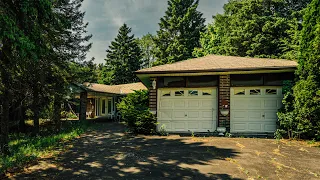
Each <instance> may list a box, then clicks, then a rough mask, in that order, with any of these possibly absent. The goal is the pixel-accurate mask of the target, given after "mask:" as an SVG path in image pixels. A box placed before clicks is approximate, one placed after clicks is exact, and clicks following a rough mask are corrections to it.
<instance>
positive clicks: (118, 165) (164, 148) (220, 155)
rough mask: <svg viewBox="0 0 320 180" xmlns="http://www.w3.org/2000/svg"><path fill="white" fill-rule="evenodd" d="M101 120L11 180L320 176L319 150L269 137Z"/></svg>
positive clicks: (308, 177) (302, 177)
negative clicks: (145, 130) (158, 129)
mask: <svg viewBox="0 0 320 180" xmlns="http://www.w3.org/2000/svg"><path fill="white" fill-rule="evenodd" d="M124 132H125V129H124V127H123V126H122V125H119V124H115V123H105V124H101V125H100V126H99V127H98V128H96V129H95V130H92V131H89V132H87V133H86V134H83V135H82V136H81V137H80V138H78V139H76V140H74V141H72V142H70V144H69V148H68V150H67V151H65V152H63V153H61V154H60V155H59V156H57V157H51V158H47V159H42V160H39V161H38V162H37V163H36V164H33V165H29V166H28V167H25V168H24V170H23V171H22V172H21V173H18V174H13V175H11V176H10V178H11V179H23V178H26V179H67V180H71V179H147V180H150V179H201V180H205V179H320V148H319V147H309V146H308V145H306V144H305V143H299V142H292V141H276V140H272V139H247V138H217V137H180V136H178V135H172V136H166V137H163V136H131V135H126V134H125V133H124Z"/></svg>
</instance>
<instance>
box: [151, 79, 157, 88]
mask: <svg viewBox="0 0 320 180" xmlns="http://www.w3.org/2000/svg"><path fill="white" fill-rule="evenodd" d="M156 87H157V82H156V79H153V81H152V88H153V89H156Z"/></svg>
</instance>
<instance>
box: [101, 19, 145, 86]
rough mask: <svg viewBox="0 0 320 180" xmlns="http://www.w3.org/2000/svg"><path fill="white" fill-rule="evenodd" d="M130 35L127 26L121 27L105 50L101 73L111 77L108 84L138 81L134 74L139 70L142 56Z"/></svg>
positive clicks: (129, 29) (132, 36)
mask: <svg viewBox="0 0 320 180" xmlns="http://www.w3.org/2000/svg"><path fill="white" fill-rule="evenodd" d="M130 33H131V28H129V27H128V26H127V24H124V25H123V26H121V27H120V29H119V32H118V35H117V37H116V38H115V40H114V41H112V42H111V45H110V46H109V49H108V50H107V58H106V59H105V60H106V66H105V68H103V72H102V73H103V74H108V76H111V77H112V78H111V79H110V84H126V83H132V82H137V81H138V78H137V77H136V75H135V73H134V72H135V71H137V70H139V69H140V66H141V58H142V54H141V50H140V48H139V46H138V44H137V42H136V40H135V38H134V35H129V34H130ZM110 72H112V75H110Z"/></svg>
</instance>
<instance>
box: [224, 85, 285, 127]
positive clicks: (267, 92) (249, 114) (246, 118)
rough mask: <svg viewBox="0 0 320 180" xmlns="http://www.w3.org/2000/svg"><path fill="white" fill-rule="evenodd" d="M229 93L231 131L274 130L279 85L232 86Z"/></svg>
mask: <svg viewBox="0 0 320 180" xmlns="http://www.w3.org/2000/svg"><path fill="white" fill-rule="evenodd" d="M230 94H231V96H230V99H231V103H230V131H231V133H243V132H249V133H273V132H275V130H276V122H277V111H278V109H279V108H281V106H282V98H283V95H282V88H281V87H275V86H272V87H233V88H231V91H230Z"/></svg>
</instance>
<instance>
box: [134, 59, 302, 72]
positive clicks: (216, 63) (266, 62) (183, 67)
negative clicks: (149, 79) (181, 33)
mask: <svg viewBox="0 0 320 180" xmlns="http://www.w3.org/2000/svg"><path fill="white" fill-rule="evenodd" d="M296 67H297V62H295V61H291V60H284V59H267V58H251V57H236V56H219V55H208V56H205V57H200V58H195V59H189V60H185V61H180V62H176V63H173V64H165V65H161V66H155V67H151V68H147V69H142V70H139V71H136V73H137V74H151V73H171V72H227V71H241V70H244V71H247V70H264V69H291V68H296Z"/></svg>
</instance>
